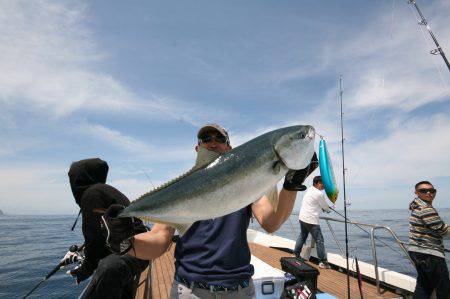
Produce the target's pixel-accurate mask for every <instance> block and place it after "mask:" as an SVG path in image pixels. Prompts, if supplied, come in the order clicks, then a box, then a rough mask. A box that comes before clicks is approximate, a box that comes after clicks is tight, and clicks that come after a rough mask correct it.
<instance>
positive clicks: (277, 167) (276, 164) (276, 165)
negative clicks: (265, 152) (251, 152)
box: [272, 161, 281, 174]
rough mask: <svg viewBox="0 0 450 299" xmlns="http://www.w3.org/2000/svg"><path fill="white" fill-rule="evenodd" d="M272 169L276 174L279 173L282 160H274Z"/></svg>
mask: <svg viewBox="0 0 450 299" xmlns="http://www.w3.org/2000/svg"><path fill="white" fill-rule="evenodd" d="M272 170H273V173H274V174H278V173H279V172H280V170H281V162H280V161H275V162H273V165H272Z"/></svg>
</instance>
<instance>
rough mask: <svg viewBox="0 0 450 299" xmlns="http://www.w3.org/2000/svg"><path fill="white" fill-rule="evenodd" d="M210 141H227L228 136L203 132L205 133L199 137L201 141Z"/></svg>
mask: <svg viewBox="0 0 450 299" xmlns="http://www.w3.org/2000/svg"><path fill="white" fill-rule="evenodd" d="M212 141H216V142H218V143H227V142H228V138H227V137H225V136H223V135H218V136H211V135H208V134H205V135H203V136H201V137H200V142H201V143H208V142H212Z"/></svg>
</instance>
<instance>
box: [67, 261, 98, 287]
mask: <svg viewBox="0 0 450 299" xmlns="http://www.w3.org/2000/svg"><path fill="white" fill-rule="evenodd" d="M94 270H95V267H92V265H91V264H90V263H87V262H84V261H83V262H81V264H79V265H78V266H76V267H75V268H74V269H72V270H69V271H67V274H69V275H70V276H72V277H75V278H76V279H77V284H79V283H80V282H82V281H83V280H86V279H88V278H89V276H91V275H92V273H93V272H94Z"/></svg>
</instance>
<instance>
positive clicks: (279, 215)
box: [252, 189, 297, 233]
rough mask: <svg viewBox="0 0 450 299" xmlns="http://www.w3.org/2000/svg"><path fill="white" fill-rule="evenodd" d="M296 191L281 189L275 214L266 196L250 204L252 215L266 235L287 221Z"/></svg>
mask: <svg viewBox="0 0 450 299" xmlns="http://www.w3.org/2000/svg"><path fill="white" fill-rule="evenodd" d="M296 196H297V191H287V190H285V189H281V192H280V194H279V196H278V208H277V211H276V212H275V211H274V209H273V208H272V205H271V204H270V201H269V199H268V198H267V196H263V197H262V198H261V199H259V200H258V201H257V202H254V203H253V204H252V211H253V215H255V218H256V220H258V222H259V224H260V225H261V226H262V228H264V229H265V230H266V231H267V232H268V233H273V232H275V231H276V230H278V228H280V226H281V225H282V224H283V223H284V222H285V221H286V220H287V219H288V217H289V216H290V215H291V213H292V209H293V208H294V203H295V198H296Z"/></svg>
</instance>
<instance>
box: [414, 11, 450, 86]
mask: <svg viewBox="0 0 450 299" xmlns="http://www.w3.org/2000/svg"><path fill="white" fill-rule="evenodd" d="M409 8H410V11H411V14H412V15H413V17H414V18H415V19H416V20H417V23H418V24H419V25H420V26H419V28H420V32H422V37H423V39H424V40H425V43H426V45H427V47H428V48H430V49H433V48H434V47H433V45H432V44H431V43H430V41H429V39H428V38H427V37H426V33H425V31H424V30H423V28H422V25H426V26H428V24H427V23H426V24H423V22H422V19H420V18H419V17H420V16H419V15H418V13H417V12H415V11H414V9H413V7H412V6H411V5H410V6H409ZM435 50H436V49H434V50H432V51H430V54H432V55H438V54H439V53H435ZM433 65H434V68H435V69H436V71H437V73H438V74H439V78H440V79H441V82H442V84H443V87H444V88H445V89H446V90H447V92H449V90H450V88H449V86H448V84H447V82H446V81H445V80H444V77H443V74H442V70H441V68H440V67H439V66H438V64H437V61H436V59H433Z"/></svg>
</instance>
